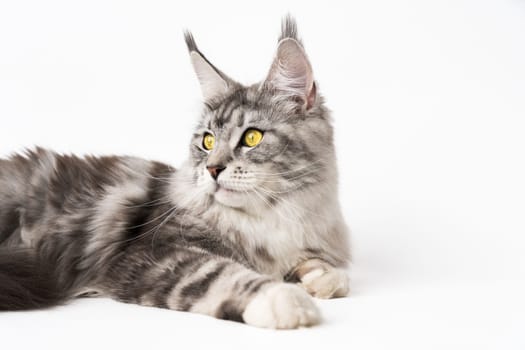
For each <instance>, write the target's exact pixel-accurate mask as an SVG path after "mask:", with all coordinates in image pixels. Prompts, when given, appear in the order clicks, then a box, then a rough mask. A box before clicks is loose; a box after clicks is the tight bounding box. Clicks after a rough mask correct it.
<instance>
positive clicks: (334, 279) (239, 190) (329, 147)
mask: <svg viewBox="0 0 525 350" xmlns="http://www.w3.org/2000/svg"><path fill="white" fill-rule="evenodd" d="M185 40H186V44H187V46H188V50H189V54H190V58H191V62H192V65H193V68H194V70H195V73H196V75H197V78H198V80H199V82H200V85H201V88H202V93H203V97H204V107H203V114H202V116H201V118H200V121H199V122H198V125H197V127H196V129H195V131H194V133H193V137H192V141H191V144H190V155H189V158H188V160H187V162H185V163H184V164H183V165H182V166H181V167H180V168H179V169H177V170H176V169H173V168H172V167H170V166H169V165H166V164H163V163H159V162H155V161H147V160H143V159H139V158H134V157H116V156H106V157H93V156H85V157H77V156H74V155H64V154H58V153H55V152H52V151H50V150H46V149H43V148H38V147H37V148H34V149H31V150H27V151H26V152H25V153H22V154H14V155H12V156H10V157H8V158H6V159H0V310H26V309H35V308H43V307H50V306H53V305H57V304H60V303H63V302H65V301H67V300H70V299H72V298H74V297H79V296H105V297H110V298H113V299H116V300H119V301H122V302H127V303H136V304H140V305H146V306H155V307H162V308H169V309H174V310H183V311H191V312H197V313H201V314H206V315H210V316H213V317H217V318H220V319H227V320H234V321H239V322H244V323H246V324H249V325H254V326H259V327H267V328H277V329H283V328H297V327H302V326H311V325H315V324H317V323H319V322H320V313H319V311H318V309H317V307H316V305H315V303H314V302H313V299H312V297H311V296H314V297H319V298H333V297H342V296H346V295H347V294H348V292H349V279H348V273H347V267H348V263H349V259H350V253H349V251H350V248H349V234H348V229H347V226H346V224H345V221H344V219H343V216H342V213H341V210H340V206H339V200H338V193H337V191H338V187H337V169H336V159H335V158H336V157H335V149H334V143H333V128H332V124H331V119H330V114H329V111H328V109H327V108H326V107H325V106H324V101H323V98H322V97H321V95H320V94H319V91H318V89H317V83H316V82H315V81H314V78H313V73H312V67H311V65H310V62H309V60H308V58H307V55H306V53H305V51H304V48H303V45H302V42H301V40H300V39H299V37H298V34H297V26H296V23H295V20H294V19H293V18H291V17H289V16H288V17H286V18H285V19H284V20H283V24H282V30H281V36H280V38H279V41H278V48H277V53H276V57H275V59H274V61H273V63H272V65H271V68H270V70H269V73H268V75H267V77H266V79H265V80H264V81H263V82H260V83H257V84H254V85H251V86H243V85H241V84H239V83H237V82H235V81H234V80H232V79H231V78H229V77H228V76H226V75H225V74H224V73H223V72H221V71H220V70H219V69H217V68H216V67H215V66H213V65H212V64H211V63H210V61H208V59H207V58H206V57H205V56H204V55H203V54H202V53H201V51H200V50H199V49H198V47H197V45H196V43H195V40H194V38H193V36H192V34H191V33H190V32H186V33H185Z"/></svg>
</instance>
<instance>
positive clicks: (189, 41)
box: [184, 30, 199, 52]
mask: <svg viewBox="0 0 525 350" xmlns="http://www.w3.org/2000/svg"><path fill="white" fill-rule="evenodd" d="M184 41H186V46H188V51H189V52H192V51H199V49H198V48H197V44H196V43H195V39H194V38H193V34H191V32H190V31H189V30H185V31H184Z"/></svg>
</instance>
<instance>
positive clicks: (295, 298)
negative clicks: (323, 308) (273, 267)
mask: <svg viewBox="0 0 525 350" xmlns="http://www.w3.org/2000/svg"><path fill="white" fill-rule="evenodd" d="M242 317H243V319H244V322H246V323H247V324H251V325H253V326H257V327H264V328H277V329H291V328H298V327H302V326H305V327H306V326H312V325H315V324H317V323H319V321H320V319H321V317H320V313H319V310H318V309H317V307H316V306H315V304H314V302H313V300H312V298H311V297H310V296H309V295H308V294H307V293H306V292H305V291H304V290H302V289H301V288H300V287H298V286H296V285H293V284H288V283H277V284H274V285H272V286H270V287H268V288H266V289H264V290H262V291H261V292H259V293H258V294H257V295H256V296H255V297H254V298H253V299H252V300H251V301H250V303H248V305H247V306H246V309H245V311H244V313H243V315H242Z"/></svg>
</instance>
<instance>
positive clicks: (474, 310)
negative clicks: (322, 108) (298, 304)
mask: <svg viewBox="0 0 525 350" xmlns="http://www.w3.org/2000/svg"><path fill="white" fill-rule="evenodd" d="M287 11H290V12H292V13H293V14H294V15H295V16H296V17H297V20H298V22H299V26H300V32H301V34H302V36H303V37H304V41H305V44H306V49H307V52H308V53H309V55H310V58H311V61H312V64H313V67H314V72H315V74H316V78H317V79H318V81H319V83H320V88H321V91H322V92H323V93H324V94H325V96H326V97H327V101H328V105H329V106H330V108H331V109H332V110H333V111H334V120H335V125H336V129H337V134H336V137H337V144H338V153H339V166H340V170H341V181H340V182H341V194H342V197H341V199H342V202H343V205H344V208H345V213H346V216H347V217H348V221H349V223H350V226H351V227H352V229H353V244H354V265H353V270H352V273H351V276H352V281H353V282H352V287H353V294H352V296H351V297H350V298H348V299H341V300H331V301H323V302H319V304H320V306H321V308H322V311H323V314H324V319H325V322H324V323H323V324H322V325H321V326H319V327H316V328H313V329H306V330H299V331H286V332H275V331H265V330H258V329H254V328H250V327H247V326H243V325H240V324H234V323H230V322H221V321H217V320H213V319H211V318H207V317H203V316H198V315H190V314H184V313H178V312H171V311H166V310H156V309H152V308H141V307H138V306H132V305H124V304H118V303H115V302H111V301H108V300H80V301H76V302H74V303H73V304H72V305H69V306H66V307H60V308H56V309H52V310H46V311H39V312H29V313H9V314H6V313H3V314H0V342H1V343H0V344H1V345H0V346H1V348H2V349H15V348H16V349H34V348H38V349H61V348H63V349H71V348H76V349H79V348H80V349H97V348H101V349H104V348H127V349H144V348H147V349H149V348H159V349H160V348H166V349H167V348H178V349H186V348H190V347H191V348H197V349H199V348H211V346H220V347H224V348H229V349H234V348H239V349H240V348H242V349H247V348H249V349H252V348H267V347H270V348H277V347H279V348H280V347H289V348H299V347H300V348H327V347H329V346H331V347H337V348H344V349H387V348H388V349H452V348H457V349H484V348H486V349H524V348H525V336H524V335H523V334H524V333H525V332H524V331H523V330H524V329H525V302H524V295H525V286H524V276H525V254H524V252H523V251H524V248H525V238H524V236H525V220H524V213H525V181H524V180H525V165H524V164H525V160H524V152H525V138H524V136H523V135H524V134H525V127H524V118H525V64H524V62H525V44H524V35H525V5H524V3H523V2H520V1H517V0H516V1H496V0H494V1H472V2H462V1H435V2H422V1H417V2H416V1H413V2H406V1H401V2H391V1H386V0H384V1H349V2H344V3H343V2H340V3H337V2H330V1H322V2H319V1H316V2H312V3H305V2H303V1H296V2H286V1H279V2H278V3H277V2H276V3H273V4H272V3H270V2H268V1H265V2H258V3H251V2H238V3H236V4H234V3H231V2H225V1H216V2H211V1H210V2H209V3H207V4H206V3H202V2H197V1H192V2H191V3H190V2H184V3H183V4H182V3H179V4H177V3H176V2H172V1H143V2H135V1H121V2H117V1H108V0H104V1H89V2H78V1H63V2H59V1H52V0H49V1H36V0H35V1H2V2H0V155H1V156H5V155H6V154H9V153H11V152H13V151H15V150H20V149H21V148H22V147H25V146H31V145H33V144H39V145H43V146H46V147H50V148H53V149H56V150H59V151H64V152H75V153H80V154H83V153H97V154H102V153H118V154H134V155H139V156H143V157H147V158H154V159H159V160H163V161H167V162H170V163H172V164H175V165H176V164H179V163H180V162H181V161H182V160H183V159H184V158H185V156H186V154H187V143H188V141H189V138H190V133H191V127H192V125H193V124H194V123H195V121H196V118H197V114H198V111H199V97H200V91H199V89H198V83H197V80H196V78H195V77H194V76H193V72H192V69H191V66H190V62H189V57H188V56H187V53H186V49H185V47H184V43H183V40H182V29H183V28H187V27H189V28H191V29H192V30H193V32H194V34H195V36H196V39H197V42H198V44H199V45H200V47H201V48H202V50H203V51H204V53H205V54H206V55H207V56H208V57H209V58H210V59H211V60H212V62H214V63H215V64H216V65H218V66H219V67H220V68H221V69H223V70H224V71H225V72H226V73H228V74H230V75H231V76H232V77H234V78H238V79H239V80H240V81H242V82H253V81H255V80H258V79H260V78H262V77H263V76H264V75H265V74H266V71H267V69H268V68H269V64H270V62H271V59H272V55H273V53H274V50H275V42H276V38H277V35H278V31H279V21H280V18H281V16H282V15H284V14H285V13H286V12H287Z"/></svg>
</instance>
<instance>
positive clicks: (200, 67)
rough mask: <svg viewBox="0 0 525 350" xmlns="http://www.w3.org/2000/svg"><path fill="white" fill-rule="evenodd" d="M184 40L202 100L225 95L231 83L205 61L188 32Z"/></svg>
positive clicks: (185, 33)
mask: <svg viewBox="0 0 525 350" xmlns="http://www.w3.org/2000/svg"><path fill="white" fill-rule="evenodd" d="M184 39H185V41H186V45H187V46H188V51H189V52H190V58H191V63H192V65H193V69H194V70H195V73H196V74H197V78H198V79H199V83H200V85H201V90H202V95H203V97H204V100H205V101H208V100H211V99H213V98H215V97H217V96H220V95H222V94H224V93H226V92H227V91H228V89H229V88H230V87H231V85H232V84H233V81H232V80H231V79H230V78H228V77H227V76H226V75H225V74H224V73H222V72H221V71H220V70H219V69H217V68H216V67H215V66H214V65H213V64H211V63H210V61H208V60H207V59H206V57H205V56H204V55H203V54H202V53H201V52H200V51H199V49H198V47H197V44H196V43H195V40H194V39H193V35H192V34H191V33H190V32H188V31H186V32H184Z"/></svg>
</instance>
